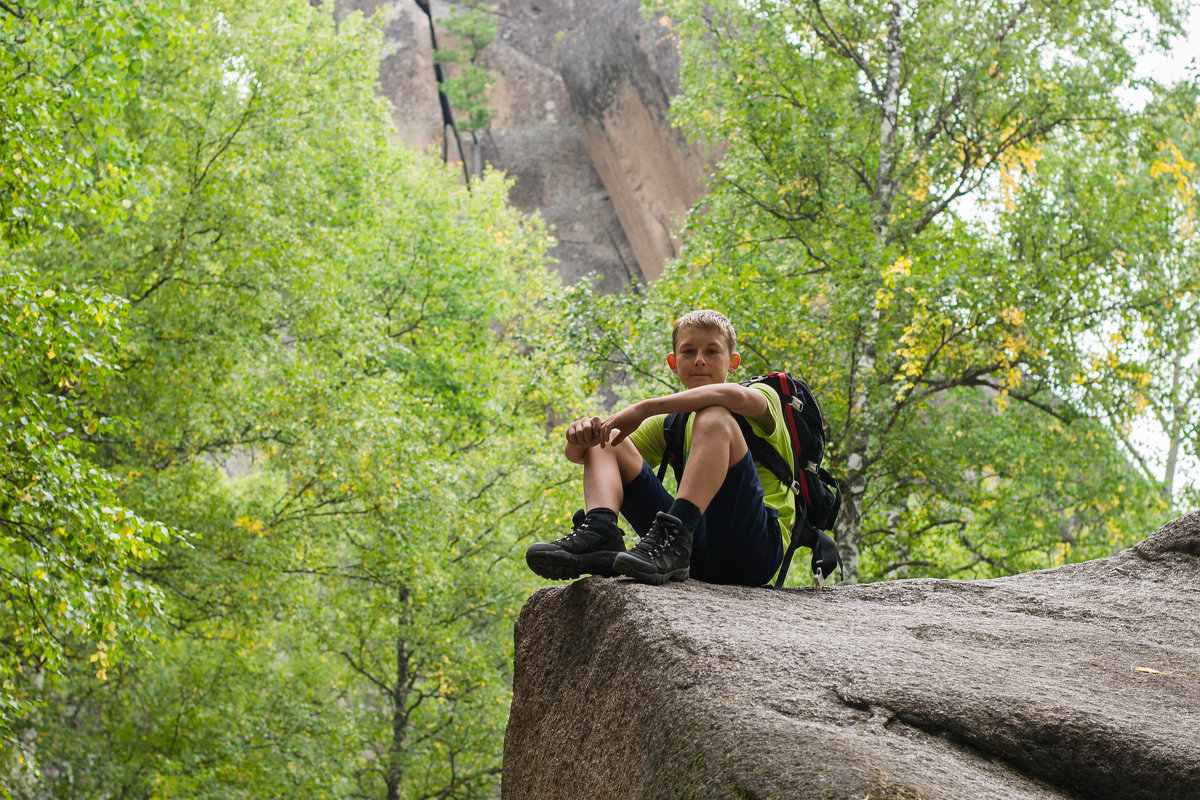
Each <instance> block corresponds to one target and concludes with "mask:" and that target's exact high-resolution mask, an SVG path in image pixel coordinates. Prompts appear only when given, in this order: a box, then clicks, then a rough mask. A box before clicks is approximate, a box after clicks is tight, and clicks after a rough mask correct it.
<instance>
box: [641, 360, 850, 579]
mask: <svg viewBox="0 0 1200 800" xmlns="http://www.w3.org/2000/svg"><path fill="white" fill-rule="evenodd" d="M756 383H765V384H767V385H768V386H770V387H771V388H772V389H774V390H775V393H776V394H778V395H779V400H780V406H781V407H782V409H783V421H784V423H785V424H786V425H787V431H788V437H789V438H790V439H791V442H792V454H793V456H794V463H792V464H789V463H787V461H786V459H784V457H783V456H781V455H780V454H779V453H778V452H777V451H776V450H775V448H774V447H771V445H770V444H769V443H768V442H767V440H766V439H763V438H762V437H760V436H758V435H757V434H755V433H754V432H753V431H752V430H751V429H750V423H749V422H747V421H746V420H745V419H744V418H743V417H740V416H737V415H736V414H735V415H734V419H736V420H737V422H738V426H739V427H741V429H742V435H744V436H745V437H746V444H747V445H748V446H749V448H750V454H751V456H753V458H754V460H755V461H757V462H758V463H759V464H761V465H762V466H764V467H766V468H767V469H768V470H770V471H771V473H772V474H773V475H775V477H776V478H778V479H779V480H780V481H781V482H782V483H783V484H784V485H785V486H790V487H791V488H792V491H793V492H794V493H795V495H796V523H795V525H794V526H793V527H792V537H791V544H790V545H789V546H788V549H787V552H786V553H784V556H783V563H782V564H781V565H780V567H779V576H778V577H777V578H776V580H775V588H776V589H778V588H779V587H781V586H783V581H784V579H785V578H786V577H787V571H788V567H789V566H791V563H792V556H793V555H794V554H795V552H796V548H797V547H800V546H804V547H808V548H811V550H812V569H813V577H814V579H815V580H816V583H817V586H818V587H820V586H821V585H822V584H823V583H824V580H825V579H826V578H828V577H829V576H830V575H832V574H833V571H834V570H835V569H837V570H840V569H841V568H842V557H841V555H840V554H839V553H838V550H837V545H836V544H835V543H834V541H833V537H832V536H830V535H829V534H828V533H826V531H831V530H833V525H834V522H836V521H837V515H838V512H839V511H840V510H841V507H842V495H841V492H840V491H839V490H838V485H837V481H836V480H834V478H833V476H832V475H830V474H829V472H827V471H826V470H825V468H823V467H822V466H821V458H822V456H824V454H825V427H824V420H823V418H822V416H821V409H820V407H819V406H818V405H817V399H816V398H815V397H814V396H813V393H812V390H811V389H809V388H808V384H806V383H805V382H804V381H802V380H799V379H797V378H794V377H792V376H791V375H789V374H788V373H786V372H772V373H770V374H767V375H760V376H758V377H755V378H751V379H750V380H748V381H742V382H741V385H742V386H751V385H753V384H756ZM687 418H688V415H687V414H686V413H683V414H678V413H677V414H668V415H667V419H666V421H665V422H664V423H663V435H664V437H665V438H666V442H667V446H666V450H665V451H664V452H663V458H662V461H661V462H660V463H659V467H658V479H659V480H660V481H661V480H662V479H663V476H664V475H666V471H667V465H668V464H670V465H671V468H672V469H673V470H674V472H675V479H676V481H678V480H679V478H680V477H681V475H682V472H683V464H682V462H683V440H684V431H685V430H686V428H687ZM797 476H799V477H797Z"/></svg>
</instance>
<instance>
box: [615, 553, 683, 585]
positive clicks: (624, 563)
mask: <svg viewBox="0 0 1200 800" xmlns="http://www.w3.org/2000/svg"><path fill="white" fill-rule="evenodd" d="M621 555H624V553H622V554H620V555H618V556H617V557H616V558H615V559H614V560H613V569H614V570H615V571H616V572H617V573H618V574H620V575H625V576H627V577H630V578H633V579H634V580H635V581H637V582H638V583H648V584H650V585H651V586H662V585H663V584H664V583H666V582H667V581H686V580H687V579H688V577H690V576H691V574H692V570H691V568H690V567H680V568H679V569H673V570H671V571H670V572H659V571H658V570H656V569H655V568H654V565H652V564H643V563H642V562H641V561H638V560H637V559H635V558H632V557H631V558H621Z"/></svg>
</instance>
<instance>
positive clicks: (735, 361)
mask: <svg viewBox="0 0 1200 800" xmlns="http://www.w3.org/2000/svg"><path fill="white" fill-rule="evenodd" d="M741 364H742V354H741V353H734V354H733V355H731V356H730V357H729V371H730V372H733V371H734V370H735V369H737V368H738V367H740V366H741Z"/></svg>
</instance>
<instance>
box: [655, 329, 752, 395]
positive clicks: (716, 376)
mask: <svg viewBox="0 0 1200 800" xmlns="http://www.w3.org/2000/svg"><path fill="white" fill-rule="evenodd" d="M741 361H742V357H741V356H740V355H738V354H737V353H731V352H729V343H728V342H726V340H725V337H724V336H722V335H721V334H720V333H718V332H716V331H713V332H711V333H710V332H709V331H705V330H700V329H699V328H684V329H683V330H681V331H680V332H679V336H678V338H677V339H676V341H675V352H674V353H671V354H670V355H669V356H667V363H668V364H669V365H670V366H671V371H672V372H674V373H675V374H676V375H678V376H679V380H680V381H682V382H683V385H684V387H686V388H688V389H695V388H696V387H697V386H707V385H709V384H713V383H724V382H725V379H726V378H727V377H728V376H729V374H730V373H731V372H733V371H734V370H735V369H737V368H738V364H740V363H741Z"/></svg>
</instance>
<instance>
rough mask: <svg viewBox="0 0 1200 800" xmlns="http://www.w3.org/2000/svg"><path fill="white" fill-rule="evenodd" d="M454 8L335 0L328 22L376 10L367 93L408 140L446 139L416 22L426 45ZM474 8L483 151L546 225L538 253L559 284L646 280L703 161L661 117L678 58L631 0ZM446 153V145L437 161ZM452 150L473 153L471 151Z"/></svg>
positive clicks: (665, 251)
mask: <svg viewBox="0 0 1200 800" xmlns="http://www.w3.org/2000/svg"><path fill="white" fill-rule="evenodd" d="M316 1H317V0H313V2H316ZM456 5H458V3H457V2H446V1H445V0H433V2H431V3H425V0H420V1H419V2H418V0H391V1H390V2H385V0H337V2H336V6H335V13H336V14H337V16H338V17H339V18H340V17H344V16H345V15H346V14H348V13H350V12H351V11H354V10H361V11H362V12H364V13H365V14H367V15H371V14H374V13H381V14H383V15H384V53H383V59H382V62H381V63H380V70H379V74H380V92H381V93H382V94H383V95H384V96H385V97H387V98H388V99H389V100H390V101H391V102H392V104H393V106H394V118H395V122H396V126H397V129H398V130H399V132H400V137H401V139H402V140H403V141H404V142H405V143H406V144H409V145H410V146H414V147H441V146H442V144H443V143H444V141H445V138H446V136H445V135H446V130H445V129H444V128H443V124H442V114H441V110H440V107H439V103H438V95H437V86H436V82H435V81H434V55H433V47H432V37H431V36H430V29H429V28H430V19H431V18H432V19H433V20H434V27H435V31H436V35H437V38H438V41H439V43H440V44H443V45H444V44H446V43H450V42H452V39H451V38H450V36H449V34H448V32H447V31H446V30H444V29H443V28H442V26H441V24H440V23H441V21H443V20H444V19H445V18H446V17H447V15H449V14H450V13H452V10H453V9H454V8H455V6H456ZM426 8H428V9H429V14H426V10H425V9H426ZM482 8H484V9H485V10H486V11H487V12H488V13H493V14H494V15H495V18H496V21H497V32H498V37H497V39H496V41H495V42H493V43H492V44H491V45H489V46H488V47H487V48H486V49H485V50H484V51H483V54H482V55H483V60H484V62H485V64H486V66H487V69H488V71H489V72H490V73H491V74H492V75H493V76H494V77H495V78H496V83H495V84H494V85H493V86H492V88H491V91H490V92H489V106H490V107H491V108H492V109H493V111H494V113H495V116H494V118H493V121H492V125H491V128H490V129H489V130H488V131H487V132H486V133H484V134H483V135H482V136H481V137H480V147H481V149H482V156H483V160H484V161H486V162H487V163H489V164H491V165H493V166H495V167H497V168H499V169H501V170H503V171H504V172H506V173H508V174H509V175H510V176H512V177H513V178H515V180H516V185H515V186H514V187H513V190H512V193H511V200H512V202H513V204H514V205H516V206H517V207H518V208H520V209H522V210H523V211H527V212H534V211H537V212H540V213H541V215H542V216H543V217H544V218H545V219H546V221H547V222H548V223H549V224H550V225H551V226H552V229H553V231H554V234H555V237H556V239H557V245H556V247H555V248H554V250H553V252H552V256H553V257H554V258H555V259H556V260H557V262H558V268H559V270H560V272H562V273H563V275H564V276H565V277H566V278H567V279H568V280H574V279H577V278H579V277H580V276H582V275H585V274H587V273H595V274H598V275H601V276H603V280H602V283H601V285H602V286H604V287H605V288H607V289H614V288H617V287H619V286H622V285H624V284H626V283H628V282H629V281H631V280H635V279H639V280H640V279H653V278H655V277H657V276H658V275H659V273H660V272H661V271H662V266H663V262H664V261H665V260H666V259H668V258H670V257H672V256H674V255H676V251H677V247H678V244H677V242H676V240H675V238H674V237H675V232H676V230H677V227H678V224H679V223H680V222H682V220H683V218H684V215H685V214H686V212H687V209H688V208H689V207H690V206H691V205H692V203H693V202H695V200H696V199H697V198H698V197H699V195H700V192H701V190H702V180H703V174H704V170H705V165H706V164H707V163H709V162H710V161H711V156H710V155H709V154H708V153H707V152H705V151H703V150H701V149H698V148H696V147H695V146H693V145H692V144H690V143H689V142H688V141H687V140H686V139H685V138H684V137H683V136H682V135H681V134H680V133H679V132H678V131H675V130H672V129H671V127H670V124H669V122H668V114H667V111H668V104H669V98H670V95H671V94H673V93H674V92H675V91H677V82H678V74H679V63H678V57H677V55H676V51H675V46H674V43H673V42H672V41H670V39H669V38H668V37H667V31H666V29H665V28H664V27H663V26H661V25H659V24H658V23H657V22H655V21H647V20H644V19H643V18H642V16H641V13H640V10H639V1H638V0H535V1H534V2H517V0H497V1H496V2H493V3H488V4H486V5H485V6H482ZM458 157H459V154H458V153H456V152H455V151H454V149H453V147H452V148H451V151H450V158H452V159H454V158H458ZM463 157H464V158H466V159H467V160H468V163H473V162H474V154H473V153H463Z"/></svg>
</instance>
